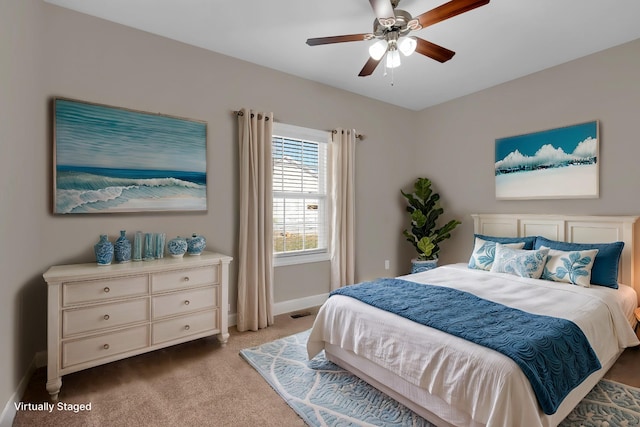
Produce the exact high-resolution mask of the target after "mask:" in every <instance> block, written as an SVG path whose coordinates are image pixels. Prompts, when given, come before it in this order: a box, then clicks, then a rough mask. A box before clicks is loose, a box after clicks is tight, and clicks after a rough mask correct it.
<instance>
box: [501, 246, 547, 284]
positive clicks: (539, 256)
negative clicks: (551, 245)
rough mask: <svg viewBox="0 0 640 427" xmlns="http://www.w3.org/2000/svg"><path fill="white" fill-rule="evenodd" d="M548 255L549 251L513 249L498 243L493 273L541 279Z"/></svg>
mask: <svg viewBox="0 0 640 427" xmlns="http://www.w3.org/2000/svg"><path fill="white" fill-rule="evenodd" d="M548 254H549V249H537V250H535V249H534V250H525V249H512V248H509V247H507V246H505V245H503V244H501V243H496V257H495V259H494V260H493V265H492V266H491V272H492V273H508V274H513V275H514V276H520V277H530V278H532V279H539V278H540V276H542V270H543V269H544V265H545V264H546V262H547V255H548Z"/></svg>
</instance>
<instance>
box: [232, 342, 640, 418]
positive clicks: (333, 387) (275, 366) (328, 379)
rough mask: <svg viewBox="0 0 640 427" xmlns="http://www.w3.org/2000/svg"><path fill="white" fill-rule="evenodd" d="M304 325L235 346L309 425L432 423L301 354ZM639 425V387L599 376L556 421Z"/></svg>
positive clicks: (331, 366) (325, 363)
mask: <svg viewBox="0 0 640 427" xmlns="http://www.w3.org/2000/svg"><path fill="white" fill-rule="evenodd" d="M308 336H309V331H304V332H300V333H299V334H295V335H292V336H290V337H286V338H282V339H279V340H276V341H272V342H270V343H266V344H263V345H260V346H258V347H252V348H247V349H244V350H241V351H240V355H241V356H242V357H243V358H244V359H245V360H246V361H247V362H248V363H249V364H250V365H251V366H253V367H254V368H255V369H256V370H257V371H258V372H259V373H260V375H262V377H263V378H264V379H265V380H266V381H267V382H268V383H269V384H270V385H271V387H273V389H274V390H275V391H276V392H278V394H279V395H280V396H281V397H282V398H283V399H284V400H285V401H286V402H287V404H288V405H289V406H291V408H293V410H294V411H296V413H297V414H298V415H300V417H302V419H303V420H304V421H305V422H306V423H307V424H308V425H310V426H313V427H315V426H345V425H349V426H376V427H386V426H412V427H435V426H433V424H431V423H429V422H427V421H426V420H424V419H423V418H421V417H420V416H418V415H417V414H415V413H414V412H413V411H411V410H410V409H408V408H407V407H405V406H403V405H401V404H400V403H398V402H396V401H395V400H394V399H392V398H390V397H388V396H387V395H386V394H384V393H382V392H380V391H378V390H377V389H376V388H374V387H372V386H370V385H369V384H367V383H366V382H364V381H362V380H361V379H359V378H358V377H356V376H355V375H353V374H351V373H349V372H347V371H345V370H344V369H342V368H340V367H339V366H336V365H335V364H333V363H331V362H329V361H327V360H326V359H325V357H324V352H322V353H320V354H319V355H318V356H316V357H315V358H313V359H312V360H307V347H306V345H307V338H308ZM578 426H580V427H596V426H597V427H607V426H609V427H622V426H624V427H633V426H637V427H640V389H637V388H633V387H628V386H625V385H623V384H619V383H616V382H613V381H608V380H601V381H600V382H599V383H598V384H597V385H596V386H595V387H594V388H593V390H592V391H591V392H590V393H589V394H588V395H587V396H586V397H585V398H584V399H583V400H582V402H580V404H579V405H578V406H577V407H576V408H575V409H574V411H573V412H572V413H571V414H569V416H568V417H567V418H566V419H565V420H564V421H563V422H562V423H561V424H560V427H578Z"/></svg>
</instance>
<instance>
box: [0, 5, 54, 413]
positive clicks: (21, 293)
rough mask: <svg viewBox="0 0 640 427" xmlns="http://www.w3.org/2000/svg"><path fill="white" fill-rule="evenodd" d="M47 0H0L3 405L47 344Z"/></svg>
mask: <svg viewBox="0 0 640 427" xmlns="http://www.w3.org/2000/svg"><path fill="white" fill-rule="evenodd" d="M41 12H42V11H41V8H40V6H39V5H38V4H37V3H35V2H17V1H0V58H1V59H0V63H1V65H0V272H1V273H0V275H1V276H0V277H2V281H1V282H0V352H1V353H2V356H1V357H0V360H1V361H2V363H1V366H0V411H2V410H3V409H4V407H5V403H6V402H7V401H8V400H9V398H10V396H11V395H12V394H13V393H14V392H15V391H16V389H17V385H18V383H19V381H20V380H21V378H22V377H23V375H24V374H25V372H26V369H27V367H28V366H29V364H30V363H31V361H32V360H33V357H34V354H35V352H36V351H40V350H42V349H43V348H44V332H43V328H44V324H45V323H44V320H45V317H44V314H43V311H44V309H45V308H46V306H45V305H44V302H45V288H44V285H43V284H42V278H41V276H40V275H41V272H42V268H43V266H44V263H46V261H44V260H43V258H46V257H47V255H46V254H43V251H42V248H41V246H40V241H41V237H42V231H43V225H44V224H43V223H42V221H41V219H42V217H43V213H42V212H43V211H44V210H45V209H46V206H47V198H48V183H47V181H46V180H45V174H46V169H47V166H46V161H45V159H46V158H47V155H48V154H47V152H48V150H49V148H48V147H49V144H48V143H47V127H46V121H45V112H46V107H45V106H44V105H43V104H42V102H41V97H42V85H41V77H42V74H43V73H42V69H41V67H40V64H41V62H40V58H41V52H42V47H41V45H40V43H41V35H42V32H41V29H40V27H39V26H38V25H36V26H32V25H30V24H32V23H36V24H37V23H39V22H41V21H40V19H41V16H42V15H41Z"/></svg>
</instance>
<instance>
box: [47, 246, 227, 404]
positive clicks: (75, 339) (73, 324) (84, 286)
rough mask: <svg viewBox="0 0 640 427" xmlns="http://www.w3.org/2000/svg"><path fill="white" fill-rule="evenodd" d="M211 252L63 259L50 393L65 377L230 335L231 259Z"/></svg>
mask: <svg viewBox="0 0 640 427" xmlns="http://www.w3.org/2000/svg"><path fill="white" fill-rule="evenodd" d="M231 260H232V258H231V257H229V256H226V255H221V254H217V253H212V252H203V253H202V254H201V255H199V256H189V255H185V256H184V257H183V258H163V259H157V260H153V261H139V262H129V263H126V264H112V265H109V266H98V265H96V264H94V263H91V264H73V265H57V266H53V267H51V268H49V270H47V271H46V272H45V273H44V275H43V277H44V279H45V280H46V282H47V287H48V295H49V296H48V315H47V316H48V317H47V320H48V326H47V360H48V361H47V365H48V367H47V370H48V373H47V391H48V392H49V394H50V395H51V399H52V400H53V401H56V400H57V399H58V393H59V392H60V388H61V387H62V376H63V375H66V374H69V373H71V372H76V371H80V370H82V369H87V368H91V367H93V366H97V365H101V364H104V363H109V362H113V361H114V360H119V359H124V358H126V357H130V356H134V355H137V354H141V353H146V352H148V351H152V350H156V349H159V348H162V347H167V346H170V345H174V344H178V343H182V342H186V341H191V340H194V339H197V338H202V337H206V336H210V335H217V337H218V340H219V341H220V343H222V345H224V344H225V343H226V342H227V339H228V338H229V333H228V289H229V263H230V262H231Z"/></svg>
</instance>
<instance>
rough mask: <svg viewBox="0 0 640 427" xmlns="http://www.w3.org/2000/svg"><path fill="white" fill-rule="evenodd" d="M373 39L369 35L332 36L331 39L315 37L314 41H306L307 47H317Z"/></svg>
mask: <svg viewBox="0 0 640 427" xmlns="http://www.w3.org/2000/svg"><path fill="white" fill-rule="evenodd" d="M372 37H373V35H372V34H371V33H363V34H348V35H344V36H332V37H317V38H314V39H307V44H308V45H309V46H318V45H321V44H331V43H343V42H359V41H363V40H370V39H371V38H372Z"/></svg>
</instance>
